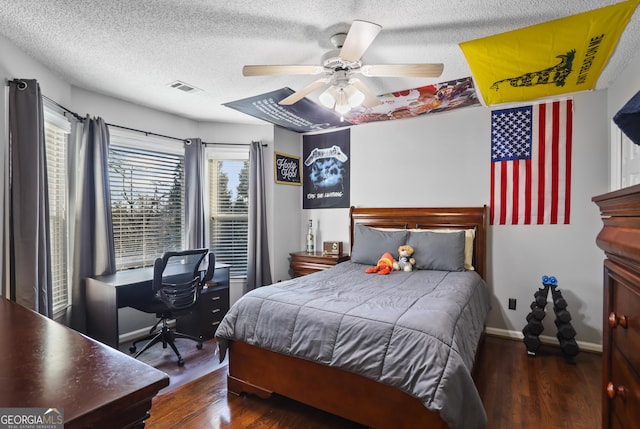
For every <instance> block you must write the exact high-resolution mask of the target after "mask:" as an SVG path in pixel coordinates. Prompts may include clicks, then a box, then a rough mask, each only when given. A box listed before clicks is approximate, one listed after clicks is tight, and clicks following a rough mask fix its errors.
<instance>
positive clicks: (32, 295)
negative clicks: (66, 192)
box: [9, 79, 53, 317]
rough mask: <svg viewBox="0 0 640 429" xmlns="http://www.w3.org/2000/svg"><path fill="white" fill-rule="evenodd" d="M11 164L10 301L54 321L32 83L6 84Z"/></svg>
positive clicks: (42, 158)
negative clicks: (7, 85)
mask: <svg viewBox="0 0 640 429" xmlns="http://www.w3.org/2000/svg"><path fill="white" fill-rule="evenodd" d="M9 165H10V173H9V255H10V256H9V258H10V261H9V263H10V283H9V289H10V295H11V299H13V300H15V301H16V302H18V303H19V304H21V305H24V306H25V307H28V308H31V309H33V310H35V311H37V312H39V313H40V314H43V315H45V316H47V317H52V316H53V298H52V293H53V291H52V286H51V255H50V253H49V241H50V236H49V198H48V187H47V161H46V155H45V138H44V114H43V108H42V95H41V93H40V85H39V84H38V82H37V81H35V80H32V79H19V80H14V81H11V82H9Z"/></svg>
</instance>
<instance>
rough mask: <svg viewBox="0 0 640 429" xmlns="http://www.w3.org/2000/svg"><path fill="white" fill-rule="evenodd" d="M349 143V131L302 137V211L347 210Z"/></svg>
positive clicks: (349, 184) (348, 197)
mask: <svg viewBox="0 0 640 429" xmlns="http://www.w3.org/2000/svg"><path fill="white" fill-rule="evenodd" d="M350 140H351V133H350V130H349V129H346V130H341V131H336V132H333V133H324V134H313V135H305V136H303V137H302V159H303V160H304V163H303V167H302V168H303V173H304V180H303V186H302V208H303V209H327V208H348V207H349V205H350V188H351V181H350V174H351V153H350Z"/></svg>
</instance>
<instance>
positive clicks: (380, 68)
mask: <svg viewBox="0 0 640 429" xmlns="http://www.w3.org/2000/svg"><path fill="white" fill-rule="evenodd" d="M442 70H444V64H440V63H438V64H381V65H364V66H362V68H361V72H362V74H363V75H365V76H390V77H438V76H440V75H441V74H442Z"/></svg>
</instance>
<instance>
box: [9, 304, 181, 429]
mask: <svg viewBox="0 0 640 429" xmlns="http://www.w3.org/2000/svg"><path fill="white" fill-rule="evenodd" d="M0 326H2V329H0V349H1V350H2V352H1V353H0V385H1V386H2V388H0V405H1V406H2V407H3V408H44V409H48V408H54V409H56V410H58V411H61V412H62V414H63V415H64V427H65V429H74V428H96V429H97V428H105V429H112V428H143V427H144V421H145V420H146V419H147V418H148V417H149V410H150V409H151V401H152V398H153V397H154V396H155V395H156V394H157V393H158V392H159V391H160V389H162V388H164V387H166V386H168V385H169V377H168V376H167V375H166V374H165V373H163V372H161V371H158V370H157V369H155V368H153V367H151V366H149V365H147V364H145V363H142V362H140V361H137V360H135V359H134V358H132V357H130V356H127V355H126V354H124V353H122V352H119V351H118V350H115V349H114V348H112V347H109V346H107V345H105V344H102V343H99V342H98V341H95V340H92V339H91V338H88V337H86V336H84V335H81V334H79V333H78V332H76V331H74V330H72V329H69V328H67V327H66V326H63V325H61V324H59V323H58V322H54V321H53V320H51V319H47V318H46V317H44V316H41V315H40V314H38V313H36V312H34V311H31V310H29V309H27V308H25V307H23V306H21V305H19V304H16V303H15V302H11V301H9V300H7V299H5V298H0ZM9 426H11V425H9ZM14 426H15V427H32V425H24V426H23V425H20V424H16V425H14ZM45 426H47V425H46V424H45V425H43V426H39V425H36V427H45ZM3 427H4V425H3ZM47 427H48V426H47Z"/></svg>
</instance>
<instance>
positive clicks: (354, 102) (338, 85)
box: [242, 20, 443, 117]
mask: <svg viewBox="0 0 640 429" xmlns="http://www.w3.org/2000/svg"><path fill="white" fill-rule="evenodd" d="M381 30H382V27H381V26H380V25H378V24H374V23H372V22H367V21H360V20H356V21H353V23H352V24H351V28H350V29H349V32H348V33H347V34H344V33H338V34H334V35H333V36H332V37H331V42H332V43H333V45H334V46H335V47H336V50H334V51H330V52H328V53H326V54H325V55H324V56H323V58H322V66H311V65H247V66H244V67H243V69H242V73H243V75H244V76H270V75H283V74H287V75H317V74H321V73H324V74H325V77H324V78H321V79H318V80H316V81H314V82H312V83H311V84H309V85H307V86H306V87H304V88H302V89H300V90H298V91H296V92H294V93H293V94H291V95H290V96H288V97H286V98H284V99H283V100H281V101H280V102H279V104H281V105H291V104H294V103H296V102H297V101H299V100H301V99H302V98H304V97H305V96H306V95H308V94H310V93H312V92H313V91H316V90H318V89H320V88H322V87H324V86H327V85H328V88H327V89H326V90H325V91H323V92H322V93H321V94H320V96H319V98H318V100H319V101H320V103H321V104H322V105H323V106H325V107H327V108H329V109H334V110H335V111H336V112H337V113H339V114H340V116H341V117H342V116H344V115H345V114H346V113H348V112H349V111H350V110H351V109H353V108H355V107H358V106H360V105H362V106H364V107H367V108H371V107H374V106H377V105H379V104H382V103H381V102H380V100H378V98H377V96H376V95H375V94H373V93H372V92H371V91H370V90H369V88H367V86H366V85H365V84H364V83H363V82H362V81H360V80H359V79H357V78H354V77H352V75H353V74H362V75H363V76H370V77H382V76H385V77H438V76H440V75H441V74H442V70H443V65H442V64H384V65H362V62H361V57H362V55H363V54H364V53H365V51H366V50H367V49H368V48H369V46H370V45H371V43H372V42H373V40H374V39H375V38H376V37H377V36H378V33H380V31H381Z"/></svg>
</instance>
